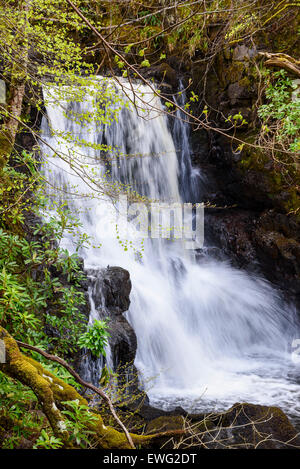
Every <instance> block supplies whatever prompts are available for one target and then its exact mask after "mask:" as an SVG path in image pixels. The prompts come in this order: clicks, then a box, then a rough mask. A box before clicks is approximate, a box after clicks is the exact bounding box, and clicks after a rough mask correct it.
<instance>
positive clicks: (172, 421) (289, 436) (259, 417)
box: [146, 403, 300, 449]
mask: <svg viewBox="0 0 300 469" xmlns="http://www.w3.org/2000/svg"><path fill="white" fill-rule="evenodd" d="M191 428H192V430H191ZM183 429H184V430H185V438H184V439H185V442H186V443H187V444H188V445H189V446H188V447H189V448H204V447H205V448H209V449H230V448H231V449H234V448H239V449H288V448H297V449H299V448H300V437H299V435H298V432H297V430H296V429H295V428H294V426H293V425H292V423H291V422H290V421H289V419H288V417H287V416H286V415H285V414H284V413H283V412H282V410H281V409H280V408H278V407H268V406H261V405H255V404H248V403H237V404H234V405H233V406H232V407H231V408H230V409H229V410H227V411H224V412H220V413H215V414H213V413H210V414H207V415H198V416H196V415H193V416H189V415H188V414H187V413H186V412H185V411H183V412H182V413H180V412H179V413H178V414H176V413H175V414H173V415H172V414H171V413H169V414H168V413H165V414H164V415H159V416H155V417H154V418H153V419H152V420H151V421H150V422H148V423H147V425H146V432H147V433H150V434H152V433H156V432H163V431H168V430H170V431H172V430H183ZM174 438H175V439H176V436H175V437H174ZM179 438H180V437H178V439H179ZM160 443H161V444H164V445H166V446H164V447H165V449H167V448H170V449H171V448H173V446H172V445H173V442H171V441H170V437H169V436H168V437H164V436H162V437H161V441H160ZM156 445H157V441H156ZM179 448H180V449H185V447H184V444H182V445H181V446H179Z"/></svg>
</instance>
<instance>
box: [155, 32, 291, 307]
mask: <svg viewBox="0 0 300 469" xmlns="http://www.w3.org/2000/svg"><path fill="white" fill-rule="evenodd" d="M272 38H273V39H272V42H269V37H268V36H267V35H263V34H261V35H260V36H259V37H257V38H256V41H255V42H254V41H253V40H252V41H249V42H248V43H247V42H245V43H240V44H237V45H235V46H233V47H232V48H227V49H224V50H223V51H221V52H220V53H218V54H217V55H216V56H215V57H214V59H213V61H212V63H211V65H210V67H209V68H207V64H206V63H205V62H204V61H202V60H197V59H195V60H194V61H192V60H191V61H189V62H187V61H185V62H184V63H183V62H182V60H181V59H180V58H179V57H175V56H174V57H171V58H169V59H168V63H167V64H166V65H165V67H164V66H163V65H160V68H159V69H158V67H155V68H154V69H153V76H155V77H156V78H159V77H160V78H161V79H162V78H164V80H165V81H167V82H168V83H169V84H170V85H171V86H172V87H173V90H175V89H176V86H177V87H178V76H181V78H183V79H184V80H185V83H186V84H187V83H188V79H189V78H192V89H193V91H194V92H195V93H197V94H198V95H199V97H200V98H205V102H206V103H207V105H208V108H209V110H210V114H209V115H210V121H211V122H212V124H213V125H214V126H215V127H218V128H220V129H225V130H226V128H228V123H227V122H226V119H227V118H228V116H233V115H235V114H238V113H241V114H242V116H243V117H244V119H245V120H246V121H247V122H246V123H245V124H244V125H243V126H241V127H240V128H239V129H238V131H237V132H236V134H235V135H236V137H238V138H240V139H241V140H243V141H247V142H249V143H250V144H254V143H255V139H256V136H257V133H258V131H259V121H258V118H257V105H258V103H259V100H261V99H262V96H261V94H260V93H261V87H260V85H261V84H260V83H259V80H261V77H260V75H259V72H258V68H259V67H260V66H261V65H262V63H263V59H262V57H261V55H260V51H270V52H273V51H274V52H277V51H278V50H281V49H282V47H283V45H284V50H285V51H286V52H287V53H291V54H293V53H294V54H297V50H298V51H299V41H298V42H297V41H296V39H295V38H294V37H292V35H291V34H286V32H285V31H280V30H279V31H278V32H276V34H275V33H274V31H273V32H272ZM280 47H281V49H280ZM297 47H298V49H297ZM150 73H151V71H148V74H150ZM176 77H177V82H176ZM176 83H177V84H176ZM199 102H201V99H200V100H199ZM194 107H195V109H194V111H195V112H194V113H195V114H196V115H200V114H201V111H202V109H203V101H202V103H201V104H200V105H199V104H197V105H196V106H194ZM191 139H192V151H193V154H192V161H193V165H194V166H197V167H199V168H200V169H201V171H202V173H203V174H204V175H205V176H206V181H207V183H206V187H205V193H204V194H203V196H204V201H209V202H210V203H212V204H215V205H216V206H217V207H227V208H223V209H216V208H208V209H207V210H206V241H207V243H208V244H209V245H216V246H218V247H219V248H220V249H221V251H222V253H223V255H225V256H227V258H229V259H230V260H231V262H232V263H233V264H234V265H236V266H238V267H243V268H245V269H247V270H250V271H253V270H254V271H256V272H258V273H260V274H263V275H264V276H265V277H266V278H267V279H268V280H269V281H271V282H273V283H274V284H275V285H277V286H278V287H279V288H280V289H282V291H283V293H284V295H285V297H286V299H287V300H291V301H294V302H296V303H297V304H298V305H299V306H300V262H299V261H300V227H299V221H300V218H299V208H300V193H299V184H298V183H297V177H298V178H299V177H300V174H299V175H298V176H297V175H296V179H295V178H294V180H293V182H292V183H286V180H284V177H283V171H282V168H281V167H280V165H276V163H274V161H273V160H272V159H271V158H270V157H269V156H268V155H267V154H265V153H264V151H263V150H261V149H260V148H257V147H255V146H247V145H246V146H244V147H243V148H242V149H237V148H238V143H233V142H232V141H231V140H230V139H229V138H227V137H226V136H224V135H221V134H220V133H217V132H213V131H206V130H203V129H201V128H200V129H199V128H195V129H194V131H193V132H191ZM216 255H217V256H220V251H216Z"/></svg>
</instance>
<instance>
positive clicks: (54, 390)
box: [0, 326, 184, 449]
mask: <svg viewBox="0 0 300 469" xmlns="http://www.w3.org/2000/svg"><path fill="white" fill-rule="evenodd" d="M0 340H2V341H3V342H4V347H5V363H0V371H2V372H4V373H5V374H6V375H7V376H10V377H11V378H14V379H17V380H18V381H20V382H21V383H22V384H24V385H26V386H28V387H29V388H30V389H32V391H33V392H34V393H35V395H36V397H37V399H38V401H39V403H40V405H41V408H42V410H43V412H44V413H45V415H46V417H47V419H48V421H49V423H50V425H51V427H52V430H53V433H54V434H55V435H56V436H57V437H59V438H60V439H61V440H62V441H63V442H64V444H65V446H66V447H70V446H71V444H70V442H69V435H68V432H67V431H66V425H65V419H64V417H63V416H62V414H61V412H60V410H59V409H62V408H64V404H63V402H64V401H73V400H74V401H75V400H78V401H79V403H80V404H83V405H86V406H87V405H88V402H87V400H86V399H84V398H83V397H82V396H81V395H80V394H79V393H78V392H77V391H76V389H74V388H73V387H72V386H70V385H69V384H67V383H65V382H64V381H63V380H61V379H60V378H57V377H56V376H54V375H53V374H52V373H50V372H49V371H48V370H46V369H45V368H44V367H43V366H42V365H41V364H40V363H39V362H37V361H36V360H34V359H32V358H30V357H27V356H26V355H24V354H22V353H21V351H20V349H19V347H18V345H17V343H16V341H15V340H14V339H13V337H12V336H11V335H10V334H9V333H8V332H7V331H6V330H5V329H4V328H3V327H1V326H0ZM93 415H94V416H96V417H97V420H96V422H95V423H93V424H90V425H89V428H88V429H89V430H92V431H93V432H95V438H96V446H97V447H98V448H103V449H131V446H130V443H129V441H128V439H127V437H126V435H125V433H122V432H119V431H117V430H115V429H114V428H112V427H106V426H105V425H104V423H103V419H102V417H101V415H100V414H99V413H97V412H93ZM183 433H184V430H175V431H169V432H162V433H156V434H152V435H136V434H130V436H131V438H132V441H133V443H134V444H135V445H139V446H145V447H147V446H148V444H149V443H153V442H154V441H155V440H161V438H164V437H171V436H177V435H182V434H183Z"/></svg>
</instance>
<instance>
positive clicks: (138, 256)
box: [41, 77, 300, 416]
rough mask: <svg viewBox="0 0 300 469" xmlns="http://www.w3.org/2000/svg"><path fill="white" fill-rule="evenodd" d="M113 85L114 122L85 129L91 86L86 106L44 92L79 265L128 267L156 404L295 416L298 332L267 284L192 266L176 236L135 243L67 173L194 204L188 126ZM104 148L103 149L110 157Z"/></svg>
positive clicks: (105, 205) (140, 352) (46, 130)
mask: <svg viewBox="0 0 300 469" xmlns="http://www.w3.org/2000/svg"><path fill="white" fill-rule="evenodd" d="M98 80H100V81H101V80H103V82H105V80H106V81H107V79H104V78H101V77H99V78H98ZM110 83H111V84H112V83H113V81H112V80H111V81H110ZM122 83H123V85H124V86H126V83H127V82H126V80H123V81H122ZM127 85H128V83H127ZM111 86H113V87H114V89H115V90H116V93H117V94H118V95H120V96H121V97H122V99H123V100H124V103H125V104H123V105H122V106H121V107H120V110H119V113H118V120H117V121H112V122H111V123H106V124H103V123H100V122H95V121H93V120H91V121H90V122H89V124H88V125H84V123H83V122H80V115H82V114H83V113H85V112H91V110H92V109H93V106H95V100H97V99H98V98H97V95H94V93H91V92H89V90H86V99H84V100H82V102H75V101H74V102H67V101H65V102H64V101H62V100H61V99H60V100H59V102H57V94H56V91H55V88H53V87H52V88H50V87H45V89H44V95H45V99H46V108H47V118H45V117H44V118H43V121H42V126H41V136H42V138H43V140H44V142H45V143H44V144H42V153H43V158H44V160H45V162H46V164H45V177H46V178H47V180H48V181H49V183H50V186H49V187H50V188H52V189H51V191H52V193H53V192H54V193H55V195H54V197H55V198H56V199H57V200H59V201H66V203H67V205H68V207H69V209H70V210H71V211H72V212H73V213H74V214H76V215H77V216H78V217H79V219H80V220H81V223H82V228H81V229H80V230H81V232H82V233H86V234H88V236H90V237H91V240H92V243H91V246H89V247H88V248H86V249H82V250H81V252H80V254H81V255H82V256H83V258H84V265H85V268H103V267H106V266H107V265H111V266H112V265H117V266H121V267H123V268H125V269H127V270H128V271H129V272H130V276H131V282H132V293H131V297H130V298H131V305H130V309H129V311H128V312H127V313H126V317H127V319H128V321H129V323H130V324H131V326H132V327H133V329H134V331H135V333H136V336H137V341H138V347H137V355H136V360H135V365H136V367H137V368H138V370H139V371H140V373H141V380H142V382H143V385H144V387H145V389H146V391H147V392H148V395H149V397H150V400H151V403H152V404H153V405H156V406H159V407H162V408H166V409H167V408H168V409H170V408H173V407H175V406H178V405H181V406H182V407H184V408H185V409H187V410H190V411H194V412H197V411H201V410H213V409H218V410H220V409H225V408H227V407H228V406H229V405H231V404H233V403H235V402H238V401H239V402H241V401H244V402H252V403H261V404H266V405H278V406H280V407H282V408H283V409H284V410H285V411H287V412H288V413H289V414H291V415H295V416H298V415H299V416H300V399H299V398H300V386H299V383H298V381H297V374H298V371H299V365H297V364H295V363H294V361H293V360H292V358H291V344H292V341H293V340H294V339H295V338H297V337H298V336H300V332H299V328H298V325H297V321H296V314H295V311H294V310H293V308H292V307H290V306H287V305H285V304H284V302H283V301H282V299H281V298H280V296H279V295H278V293H277V292H276V291H275V290H274V289H273V288H272V287H271V286H270V284H268V282H266V281H265V280H264V279H262V278H256V277H254V276H253V275H249V274H247V273H246V272H244V271H242V270H237V269H234V268H232V267H231V266H230V264H229V262H226V261H224V262H221V261H216V260H214V259H213V258H211V257H210V256H209V255H204V256H203V257H202V260H201V261H198V262H196V260H195V258H194V253H193V251H192V250H188V249H185V247H184V243H183V242H182V240H175V241H174V240H173V241H168V240H162V239H149V238H148V239H145V240H144V241H142V240H141V239H136V238H135V235H136V229H135V227H134V223H133V222H132V224H131V225H130V224H129V229H128V233H127V234H126V237H125V238H124V239H122V237H121V238H119V239H117V237H116V232H115V230H116V228H115V220H116V218H115V217H116V206H115V204H114V203H113V202H114V200H113V197H112V196H111V195H110V196H107V195H105V194H101V195H99V194H97V193H96V192H95V187H96V186H97V184H96V183H95V181H93V180H90V179H89V180H88V181H87V180H84V178H82V177H80V174H79V173H80V171H79V172H78V170H74V162H73V163H72V158H73V159H74V158H75V159H76V161H78V164H79V167H81V168H84V172H85V173H86V174H93V178H95V180H96V178H99V181H100V180H103V181H119V182H120V183H121V184H123V185H124V187H125V186H127V185H129V186H131V187H132V188H133V189H135V190H136V191H137V192H138V193H139V194H142V195H144V196H147V198H149V199H155V200H160V201H164V202H170V203H174V202H176V203H182V202H189V201H191V202H195V201H196V202H201V200H200V197H201V190H203V188H204V189H205V178H203V176H202V175H201V171H200V172H199V170H196V169H193V168H192V165H191V161H190V153H191V152H190V146H189V145H190V144H189V133H188V125H187V124H186V123H184V122H183V121H181V120H180V119H177V120H176V121H175V124H173V125H171V124H170V122H169V121H168V119H167V117H166V115H165V114H164V112H163V111H164V108H163V105H162V103H161V102H160V100H159V98H158V97H156V96H154V95H153V93H152V91H151V90H149V88H147V87H146V86H145V85H141V84H138V83H136V84H134V85H131V86H134V90H135V92H136V93H140V94H141V95H143V99H144V101H146V104H144V107H146V112H145V113H144V114H143V113H142V112H139V111H138V110H137V109H135V108H134V106H133V105H132V104H131V102H130V98H133V93H132V90H131V88H130V86H129V85H128V86H127V91H126V92H127V97H126V96H125V95H124V93H123V92H122V90H121V87H120V85H119V84H113V85H111ZM180 99H183V98H182V97H181V98H180ZM147 103H148V104H147ZM153 107H154V108H155V109H153ZM105 112H107V110H105V109H104V113H105ZM74 115H77V118H76V119H75V118H74ZM177 117H180V116H179V114H177ZM57 133H58V134H59V137H58V136H57V135H56V134H57ZM70 135H72V136H73V138H71V139H70V137H69V136H70ZM75 136H76V138H77V137H78V139H77V141H76V138H75ZM82 139H83V140H85V142H88V143H89V146H88V147H86V146H83V145H81V144H80V140H82ZM100 144H105V145H107V149H106V151H105V152H104V151H102V152H101V151H100V150H99V148H98V147H97V145H100ZM47 145H50V147H49V146H47ZM53 150H55V151H56V152H57V153H56V154H55V153H54V151H53ZM59 155H62V157H59ZM124 155H129V156H128V157H126V156H124ZM93 178H92V179H93ZM53 188H54V190H53ZM61 188H63V189H64V192H60V191H59V189H61ZM199 188H201V190H199ZM68 192H70V193H72V194H73V195H68ZM52 196H53V195H52ZM118 210H119V212H118V217H119V218H118V220H119V222H120V223H122V213H120V207H119V209H118ZM123 221H124V220H123ZM130 241H132V243H131V244H130ZM64 246H65V247H66V248H68V249H69V250H70V251H72V250H74V239H72V238H71V237H70V236H68V235H66V238H65V240H64ZM93 246H95V247H93ZM99 246H100V247H99ZM124 247H125V249H124ZM96 314H97V312H95V311H93V317H95V315H96Z"/></svg>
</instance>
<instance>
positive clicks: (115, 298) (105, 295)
mask: <svg viewBox="0 0 300 469" xmlns="http://www.w3.org/2000/svg"><path fill="white" fill-rule="evenodd" d="M87 274H88V276H89V277H90V279H91V285H92V296H93V299H94V302H95V308H96V309H98V308H101V307H103V306H105V307H106V308H107V309H108V310H109V312H110V315H113V316H118V315H120V314H122V313H123V312H124V311H127V310H128V308H129V305H130V299H129V294H130V291H131V281H130V275H129V272H128V271H127V270H125V269H122V268H121V267H110V266H108V267H107V268H106V269H99V270H98V269H89V270H87Z"/></svg>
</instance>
